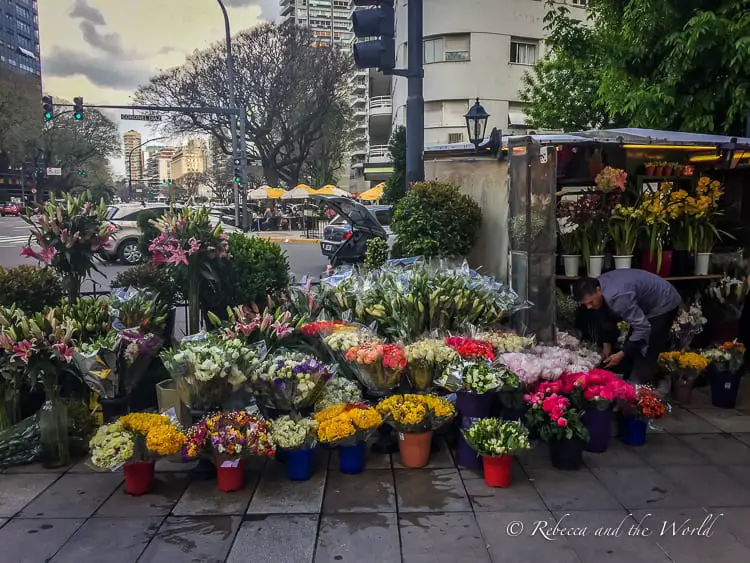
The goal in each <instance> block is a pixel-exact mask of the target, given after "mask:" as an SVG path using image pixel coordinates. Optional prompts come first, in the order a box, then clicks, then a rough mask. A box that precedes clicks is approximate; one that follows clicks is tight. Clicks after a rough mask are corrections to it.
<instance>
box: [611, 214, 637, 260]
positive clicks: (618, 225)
mask: <svg viewBox="0 0 750 563" xmlns="http://www.w3.org/2000/svg"><path fill="white" fill-rule="evenodd" d="M640 228H641V222H640V213H639V211H638V209H637V208H635V207H626V206H624V205H620V204H617V205H616V206H615V208H614V210H613V211H612V217H610V221H609V236H610V237H611V238H612V242H613V243H614V245H615V256H614V258H615V269H617V270H621V269H627V268H630V267H631V266H632V261H633V252H634V251H635V245H636V243H637V242H638V231H639V229H640Z"/></svg>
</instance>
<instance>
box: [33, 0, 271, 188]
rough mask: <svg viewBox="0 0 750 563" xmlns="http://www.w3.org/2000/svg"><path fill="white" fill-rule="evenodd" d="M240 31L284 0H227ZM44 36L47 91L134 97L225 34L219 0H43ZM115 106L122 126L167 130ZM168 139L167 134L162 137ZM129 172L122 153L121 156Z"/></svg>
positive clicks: (123, 99)
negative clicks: (129, 116) (142, 86)
mask: <svg viewBox="0 0 750 563" xmlns="http://www.w3.org/2000/svg"><path fill="white" fill-rule="evenodd" d="M224 4H225V5H226V7H227V10H228V12H229V18H230V22H231V27H232V33H237V32H239V31H241V30H243V29H247V28H249V27H253V26H254V25H256V24H258V23H259V22H261V21H263V20H274V19H276V18H277V17H278V12H279V0H224ZM39 28H40V29H39V41H40V47H41V52H42V84H43V88H44V92H45V94H49V95H52V96H54V97H55V98H58V97H59V98H64V99H67V100H72V99H73V98H74V97H76V96H82V97H83V99H84V105H85V104H87V103H88V104H116V105H120V104H128V103H130V102H131V99H130V98H131V96H132V94H133V92H134V91H135V90H136V89H137V88H138V86H139V85H140V84H145V83H146V82H148V79H149V77H150V76H153V75H155V74H157V73H158V72H159V71H160V70H166V69H168V68H171V67H174V66H178V65H180V64H181V63H182V62H183V61H184V60H185V57H186V56H187V55H189V54H190V53H192V52H193V51H194V50H196V49H198V50H199V49H203V48H206V47H208V46H209V45H210V44H211V43H213V42H216V41H223V40H224V19H223V17H222V13H221V9H220V7H219V5H218V3H217V2H216V0H41V1H40V2H39ZM120 113H123V112H120V111H113V112H108V115H109V116H110V117H112V118H116V119H117V121H118V122H119V126H120V132H121V133H124V132H125V131H128V130H129V129H135V130H137V131H140V132H141V134H142V135H143V140H144V141H145V140H147V139H148V138H150V137H156V136H158V135H159V134H158V133H155V132H154V131H153V130H152V129H149V128H148V126H146V125H141V124H139V123H138V122H134V121H120V120H119V115H120ZM162 142H166V141H162ZM112 165H113V171H114V173H115V175H116V176H122V175H124V173H125V165H124V161H123V159H122V158H120V159H117V160H115V161H113V163H112Z"/></svg>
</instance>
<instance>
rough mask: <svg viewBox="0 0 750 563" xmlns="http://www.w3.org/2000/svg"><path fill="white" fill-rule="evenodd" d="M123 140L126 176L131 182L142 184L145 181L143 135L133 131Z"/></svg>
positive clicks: (123, 137) (125, 135) (126, 134)
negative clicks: (142, 149)
mask: <svg viewBox="0 0 750 563" xmlns="http://www.w3.org/2000/svg"><path fill="white" fill-rule="evenodd" d="M122 140H123V143H122V144H123V158H124V159H125V174H126V175H127V177H128V181H129V182H131V183H133V182H140V181H142V180H143V152H142V151H141V150H140V149H141V144H142V143H143V140H142V137H141V134H140V133H139V132H138V131H134V130H132V129H131V130H130V131H128V132H127V133H125V134H124V135H123V136H122Z"/></svg>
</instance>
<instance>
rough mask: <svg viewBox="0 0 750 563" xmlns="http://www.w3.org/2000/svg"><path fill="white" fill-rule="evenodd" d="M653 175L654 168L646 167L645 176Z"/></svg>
mask: <svg viewBox="0 0 750 563" xmlns="http://www.w3.org/2000/svg"><path fill="white" fill-rule="evenodd" d="M653 175H654V167H653V166H646V176H653Z"/></svg>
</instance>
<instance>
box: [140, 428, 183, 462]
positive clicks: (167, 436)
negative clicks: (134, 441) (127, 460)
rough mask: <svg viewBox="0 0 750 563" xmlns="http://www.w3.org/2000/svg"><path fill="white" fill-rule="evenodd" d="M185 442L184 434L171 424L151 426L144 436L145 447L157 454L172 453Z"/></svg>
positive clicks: (177, 450) (178, 449) (179, 448)
mask: <svg viewBox="0 0 750 563" xmlns="http://www.w3.org/2000/svg"><path fill="white" fill-rule="evenodd" d="M185 442H187V438H186V437H185V434H183V433H182V432H180V431H179V430H178V429H177V428H176V427H175V426H174V425H172V424H164V425H161V426H158V427H156V428H153V429H152V430H151V431H150V432H149V433H148V436H147V437H146V448H148V450H149V451H151V452H153V453H155V454H158V455H174V454H176V453H177V452H179V451H180V450H181V449H182V447H183V446H184V445H185Z"/></svg>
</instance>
